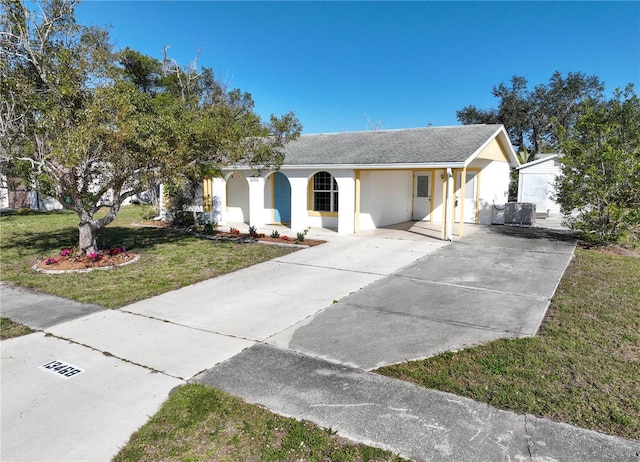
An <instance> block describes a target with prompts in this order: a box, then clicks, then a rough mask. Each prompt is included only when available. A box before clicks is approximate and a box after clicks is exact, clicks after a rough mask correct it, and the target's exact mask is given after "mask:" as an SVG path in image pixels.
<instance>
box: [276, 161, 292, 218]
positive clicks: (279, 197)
mask: <svg viewBox="0 0 640 462" xmlns="http://www.w3.org/2000/svg"><path fill="white" fill-rule="evenodd" d="M273 210H274V217H273V220H274V221H275V222H276V223H291V185H290V184H289V180H288V179H287V177H286V176H284V174H282V173H280V172H276V173H274V174H273Z"/></svg>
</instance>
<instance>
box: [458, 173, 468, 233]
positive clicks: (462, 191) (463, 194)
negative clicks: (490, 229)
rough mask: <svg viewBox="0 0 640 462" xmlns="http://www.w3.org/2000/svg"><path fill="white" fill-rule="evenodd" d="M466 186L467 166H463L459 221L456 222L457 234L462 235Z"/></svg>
mask: <svg viewBox="0 0 640 462" xmlns="http://www.w3.org/2000/svg"><path fill="white" fill-rule="evenodd" d="M466 188H467V167H464V168H463V169H462V173H461V174H460V200H459V204H458V205H459V207H460V209H459V210H460V223H458V236H460V237H462V234H463V230H464V202H465V198H466V194H467V191H466Z"/></svg>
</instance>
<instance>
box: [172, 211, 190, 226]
mask: <svg viewBox="0 0 640 462" xmlns="http://www.w3.org/2000/svg"><path fill="white" fill-rule="evenodd" d="M172 223H173V225H174V226H178V227H180V228H190V227H192V226H194V225H195V224H196V220H195V218H194V217H193V213H192V212H189V211H186V210H181V211H179V212H176V214H175V216H174V217H173V220H172Z"/></svg>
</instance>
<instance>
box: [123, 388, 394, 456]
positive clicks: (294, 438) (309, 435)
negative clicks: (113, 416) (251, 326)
mask: <svg viewBox="0 0 640 462" xmlns="http://www.w3.org/2000/svg"><path fill="white" fill-rule="evenodd" d="M147 460H149V461H151V460H165V461H173V460H175V461H194V462H195V461H210V460H215V461H218V462H222V461H238V460H247V461H248V460H261V461H292V462H293V461H336V462H340V461H343V462H347V461H353V462H359V461H374V460H375V461H396V462H400V461H403V460H405V459H402V458H400V457H397V456H394V455H393V454H391V453H390V452H387V451H383V450H381V449H377V448H372V447H369V446H364V445H360V444H355V443H352V442H348V441H346V440H344V439H342V438H339V437H337V436H335V434H334V432H333V431H331V430H328V429H322V428H319V427H317V426H315V425H313V424H311V423H308V422H301V421H298V420H295V419H291V418H286V417H282V416H279V415H276V414H273V413H271V412H269V411H267V410H265V409H263V408H261V407H259V406H256V405H253V404H247V403H245V402H244V401H242V400H241V399H239V398H235V397H233V396H231V395H228V394H226V393H224V392H222V391H220V390H217V389H214V388H211V387H208V386H206V385H201V384H189V385H185V386H183V387H180V388H179V389H177V390H176V391H175V392H174V393H173V394H172V395H171V396H170V397H169V399H168V400H167V401H166V402H165V403H164V404H163V406H162V408H161V409H160V411H158V413H157V414H155V415H154V416H153V417H151V419H150V420H149V422H148V423H147V424H146V425H144V426H143V427H141V428H140V429H139V430H138V431H137V432H136V433H134V434H133V435H132V437H131V439H130V440H129V442H128V443H127V445H126V446H125V447H124V448H123V449H122V450H121V451H120V453H119V454H118V455H117V456H116V457H115V458H114V461H116V462H118V461H147Z"/></svg>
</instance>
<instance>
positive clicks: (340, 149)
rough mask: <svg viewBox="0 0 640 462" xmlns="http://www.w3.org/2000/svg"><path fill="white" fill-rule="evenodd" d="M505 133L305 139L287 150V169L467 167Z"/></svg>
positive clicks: (455, 129) (441, 131) (491, 129)
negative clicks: (325, 167) (415, 165)
mask: <svg viewBox="0 0 640 462" xmlns="http://www.w3.org/2000/svg"><path fill="white" fill-rule="evenodd" d="M503 130H504V129H503V128H502V126H501V125H459V126H451V127H428V128H412V129H403V130H378V131H366V132H342V133H327V134H313V135H302V136H301V137H300V138H298V139H297V140H296V141H294V142H292V143H289V144H287V146H286V147H285V160H284V162H283V166H305V165H390V164H391V165H393V164H463V163H465V162H467V161H469V160H470V159H471V158H472V157H474V156H475V155H477V153H478V152H479V150H481V149H482V148H483V147H484V146H486V145H487V143H488V142H489V141H491V140H492V139H493V138H495V137H496V136H497V135H498V134H499V133H500V132H501V131H503Z"/></svg>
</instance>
